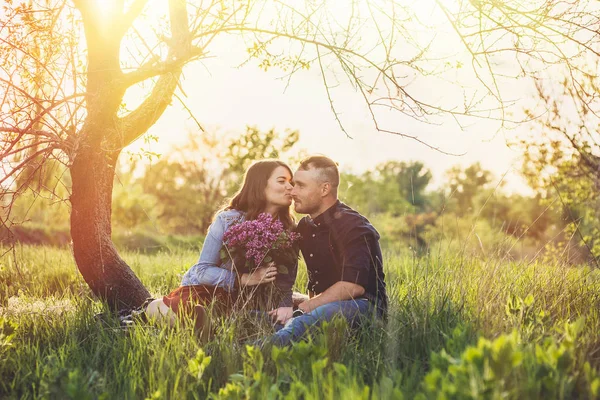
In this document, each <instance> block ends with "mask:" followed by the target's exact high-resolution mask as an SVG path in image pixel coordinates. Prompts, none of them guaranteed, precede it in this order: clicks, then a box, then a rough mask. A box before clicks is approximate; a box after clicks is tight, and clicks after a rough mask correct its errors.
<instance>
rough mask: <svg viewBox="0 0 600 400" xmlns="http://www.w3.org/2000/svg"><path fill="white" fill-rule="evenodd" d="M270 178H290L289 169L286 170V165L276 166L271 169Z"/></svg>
mask: <svg viewBox="0 0 600 400" xmlns="http://www.w3.org/2000/svg"><path fill="white" fill-rule="evenodd" d="M271 178H275V179H279V178H286V179H292V174H290V171H288V169H287V168H286V167H283V166H279V167H277V168H275V169H274V170H273V173H271Z"/></svg>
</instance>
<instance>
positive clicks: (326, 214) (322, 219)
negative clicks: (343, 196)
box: [309, 200, 341, 226]
mask: <svg viewBox="0 0 600 400" xmlns="http://www.w3.org/2000/svg"><path fill="white" fill-rule="evenodd" d="M340 204H341V202H340V201H339V200H338V201H336V202H335V204H334V205H332V206H331V207H329V208H328V209H327V210H325V211H323V212H322V213H321V214H319V215H317V216H316V217H315V219H313V220H312V222H313V223H314V224H315V225H317V226H320V225H321V224H322V223H324V224H326V225H329V224H330V222H331V220H332V219H333V215H334V214H335V212H336V210H337V208H338V206H339V205H340ZM309 218H310V217H309Z"/></svg>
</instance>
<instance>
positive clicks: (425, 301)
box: [0, 246, 600, 399]
mask: <svg viewBox="0 0 600 400" xmlns="http://www.w3.org/2000/svg"><path fill="white" fill-rule="evenodd" d="M196 257H197V252H196V251H193V250H184V249H172V250H170V251H161V252H158V253H156V254H142V253H139V252H131V253H125V254H124V258H125V260H127V262H128V263H129V264H130V266H131V267H132V268H133V269H134V271H135V272H136V274H138V276H140V277H141V279H142V281H143V282H144V284H145V285H146V286H147V287H148V288H149V289H150V291H151V293H152V294H153V295H155V296H159V295H161V294H164V293H167V292H168V291H169V290H171V289H172V288H174V287H176V286H177V285H178V283H179V279H180V275H181V274H182V273H183V272H184V271H185V270H186V269H187V268H188V266H189V265H191V264H192V263H193V262H194V261H195V259H196ZM385 259H386V280H387V286H388V295H389V298H390V310H389V319H388V321H387V324H385V325H383V324H379V323H377V322H369V323H366V324H365V325H364V326H363V328H362V329H361V330H359V331H358V332H355V333H354V334H350V333H349V332H348V331H347V329H346V327H345V326H344V325H343V323H342V322H341V321H337V322H336V321H334V322H333V323H332V324H330V325H328V326H325V327H324V328H323V329H322V330H321V332H319V333H318V334H317V335H314V336H313V337H311V338H310V340H309V341H308V342H303V343H298V344H295V345H294V346H293V347H291V348H284V349H277V348H267V347H265V348H258V347H253V346H248V345H247V344H246V343H247V342H248V341H247V340H240V338H242V337H244V338H248V337H250V338H252V336H253V335H254V337H258V336H260V335H265V334H267V333H268V327H264V326H260V327H259V326H255V325H252V326H250V327H249V325H248V323H246V322H245V321H244V318H245V317H244V316H241V315H233V316H231V317H227V318H221V319H216V318H215V321H214V325H215V326H216V327H215V329H216V334H215V336H214V337H213V338H212V339H211V340H210V341H209V342H208V343H206V344H202V343H200V342H199V341H198V339H197V338H196V337H195V336H194V335H193V332H192V330H191V329H190V328H189V327H186V326H179V327H176V328H166V327H164V326H160V325H156V324H143V323H140V324H136V325H134V326H133V327H131V328H130V329H128V330H122V329H121V328H120V326H119V321H118V319H117V318H116V317H115V316H113V315H111V314H110V313H108V312H107V309H106V306H105V305H104V304H102V302H100V301H98V300H95V299H93V298H92V297H91V295H90V291H89V289H88V287H87V285H86V284H85V282H84V281H83V279H82V278H81V276H80V275H79V273H78V271H77V269H76V266H75V264H74V261H73V259H72V255H71V253H70V251H69V249H66V248H63V249H60V248H52V247H43V246H38V247H34V246H17V247H15V248H14V249H13V250H12V251H10V252H8V253H6V254H5V255H4V257H3V258H2V259H1V261H0V306H1V308H0V397H1V398H9V399H11V398H26V399H27V398H30V399H34V398H72V399H94V398H103V399H117V398H119V399H128V398H131V399H134V398H139V399H147V398H149V399H163V398H165V399H167V398H169V399H171V398H172V399H175V398H178V399H179V398H189V399H204V398H216V399H217V398H218V399H241V398H257V399H267V398H273V399H275V398H288V399H292V398H304V399H320V398H330V399H333V398H336V399H337V398H344V399H401V398H406V399H410V398H421V399H433V398H440V399H441V398H445V399H452V398H455V399H468V398H472V399H475V398H490V399H492V398H514V399H524V398H557V399H562V398H597V397H598V396H599V394H600V375H599V374H598V372H597V371H598V367H599V366H600V352H599V350H600V338H599V336H598V331H599V328H600V314H599V312H598V309H599V305H600V296H599V293H600V273H599V272H598V271H597V270H596V269H593V268H589V267H584V266H580V267H567V266H565V265H551V264H541V263H539V262H536V261H534V262H523V261H521V262H511V261H509V260H506V259H501V258H499V257H496V258H491V259H483V258H480V257H474V256H466V255H464V254H462V255H461V253H460V252H458V253H457V252H453V253H452V255H451V254H450V252H448V253H447V254H444V252H443V251H440V252H439V253H438V254H437V255H433V254H429V255H426V256H422V257H416V256H414V255H412V254H408V253H403V252H401V251H395V252H391V251H386V254H385ZM305 282H306V275H305V269H304V266H303V265H301V267H300V277H299V279H298V282H297V286H298V289H299V290H301V289H302V288H303V286H304V285H305ZM99 313H102V314H100V315H101V317H99V316H98V314H99Z"/></svg>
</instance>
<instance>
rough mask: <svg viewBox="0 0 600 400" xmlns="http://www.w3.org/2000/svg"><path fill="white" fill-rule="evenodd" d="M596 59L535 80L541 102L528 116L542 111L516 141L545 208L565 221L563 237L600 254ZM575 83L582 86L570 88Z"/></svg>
mask: <svg viewBox="0 0 600 400" xmlns="http://www.w3.org/2000/svg"><path fill="white" fill-rule="evenodd" d="M598 66H599V65H598V63H597V62H596V63H593V64H590V65H586V66H582V68H581V69H579V70H576V71H573V73H572V74H569V75H565V76H564V77H563V78H562V79H561V80H560V81H556V80H552V81H550V80H544V79H538V80H537V81H536V88H537V93H538V99H539V104H538V105H537V107H536V108H535V109H534V108H529V109H526V110H525V111H526V113H527V115H532V114H533V113H535V112H537V109H542V110H544V111H545V113H544V115H543V117H542V118H538V119H536V120H535V121H534V122H533V123H532V127H531V129H532V135H531V137H529V138H526V139H523V140H521V141H520V143H519V144H520V146H521V148H522V149H523V150H524V155H525V157H524V160H523V167H522V172H523V175H524V176H525V178H526V179H527V181H528V183H529V185H530V186H531V187H532V188H533V189H534V190H535V191H536V192H537V193H538V195H539V196H540V197H542V198H544V199H546V203H547V204H548V206H549V207H552V208H553V209H554V210H556V211H558V212H559V213H560V214H562V215H563V217H564V219H565V220H566V221H567V226H566V230H565V237H566V238H567V240H568V241H574V242H575V243H578V245H579V246H580V247H581V248H582V249H583V250H584V251H585V252H587V253H588V256H589V257H590V261H594V262H595V263H596V265H598V259H599V257H600V239H599V238H600V134H599V132H600V101H599V100H598V96H597V93H598V90H599V89H600V86H599V83H600V82H599V80H598V76H597V68H598ZM575 82H577V83H578V84H579V85H581V89H582V91H578V90H574V88H573V85H574V83H575Z"/></svg>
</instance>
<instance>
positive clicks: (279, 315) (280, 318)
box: [269, 307, 294, 325]
mask: <svg viewBox="0 0 600 400" xmlns="http://www.w3.org/2000/svg"><path fill="white" fill-rule="evenodd" d="M293 312H294V311H293V309H292V307H279V308H276V309H275V310H272V311H269V316H270V317H271V319H272V320H273V321H274V322H277V323H279V324H281V325H285V323H286V322H288V320H289V319H290V318H292V313H293Z"/></svg>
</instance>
